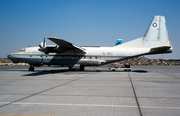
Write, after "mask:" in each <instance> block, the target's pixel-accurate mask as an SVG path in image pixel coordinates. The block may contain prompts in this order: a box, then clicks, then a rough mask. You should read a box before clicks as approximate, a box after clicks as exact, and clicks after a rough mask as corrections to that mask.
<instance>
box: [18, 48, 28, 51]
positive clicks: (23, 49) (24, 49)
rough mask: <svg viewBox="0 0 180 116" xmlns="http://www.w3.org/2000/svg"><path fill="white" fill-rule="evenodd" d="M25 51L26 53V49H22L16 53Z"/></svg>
mask: <svg viewBox="0 0 180 116" xmlns="http://www.w3.org/2000/svg"><path fill="white" fill-rule="evenodd" d="M25 51H26V48H22V49H20V50H19V51H18V52H25Z"/></svg>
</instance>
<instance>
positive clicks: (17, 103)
mask: <svg viewBox="0 0 180 116" xmlns="http://www.w3.org/2000/svg"><path fill="white" fill-rule="evenodd" d="M7 103H10V102H0V104H7ZM12 105H21V106H33V105H47V106H87V107H119V108H137V106H128V105H103V104H58V103H26V102H14V103H12ZM141 108H150V109H156V108H158V109H180V107H158V106H141Z"/></svg>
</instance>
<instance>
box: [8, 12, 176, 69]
mask: <svg viewBox="0 0 180 116" xmlns="http://www.w3.org/2000/svg"><path fill="white" fill-rule="evenodd" d="M48 39H49V40H51V41H52V42H54V43H55V44H57V45H53V46H52V45H51V46H50V45H49V46H48V45H47V46H46V43H45V40H44V42H43V43H42V45H39V47H27V48H23V49H21V50H19V51H18V52H15V53H11V54H9V55H8V58H9V59H11V60H12V62H13V63H19V62H23V63H28V64H29V65H30V67H29V70H30V71H34V66H43V65H61V66H67V67H68V68H69V69H72V68H73V67H74V66H75V65H76V66H79V68H80V70H84V68H85V66H101V65H105V64H109V63H113V62H118V61H122V60H125V59H129V58H133V57H138V56H142V55H149V54H164V53H171V52H172V51H173V48H172V45H171V42H170V40H169V36H168V31H167V27H166V21H165V17H164V16H157V15H156V16H154V18H153V20H152V22H151V23H150V25H149V28H148V29H147V31H146V33H145V35H144V36H143V37H141V38H138V39H135V40H132V41H129V42H126V43H122V41H120V42H118V43H117V44H116V45H115V46H113V47H83V46H81V47H80V46H77V45H74V44H72V43H70V42H67V41H65V40H62V39H58V38H56V37H49V38H48ZM119 43H120V44H119Z"/></svg>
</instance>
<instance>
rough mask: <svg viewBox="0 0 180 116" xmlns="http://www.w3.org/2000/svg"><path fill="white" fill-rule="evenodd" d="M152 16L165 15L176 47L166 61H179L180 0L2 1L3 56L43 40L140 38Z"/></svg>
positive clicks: (87, 42)
mask: <svg viewBox="0 0 180 116" xmlns="http://www.w3.org/2000/svg"><path fill="white" fill-rule="evenodd" d="M154 15H163V16H165V17H166V23H167V28H168V32H169V37H170V41H171V43H172V45H173V49H174V50H173V53H171V54H166V55H165V54H164V55H163V58H165V59H180V52H179V50H180V38H179V37H180V0H0V58H5V57H6V56H7V55H8V54H9V53H11V52H15V51H18V50H19V49H21V48H24V47H28V46H38V45H39V44H40V43H41V42H42V41H43V38H44V37H46V38H47V37H58V38H61V39H64V40H66V41H69V42H72V43H73V44H76V45H78V46H114V44H115V42H116V40H117V39H123V42H127V41H130V40H133V39H136V38H139V37H142V36H143V35H144V33H145V32H146V29H147V28H148V26H149V24H150V22H151V20H152V18H153V17H154ZM46 42H47V44H51V45H52V44H54V43H52V42H50V41H49V40H46ZM146 57H149V58H162V55H155V56H146Z"/></svg>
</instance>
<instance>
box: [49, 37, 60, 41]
mask: <svg viewBox="0 0 180 116" xmlns="http://www.w3.org/2000/svg"><path fill="white" fill-rule="evenodd" d="M47 39H49V40H52V39H59V38H57V37H48V38H47Z"/></svg>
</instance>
